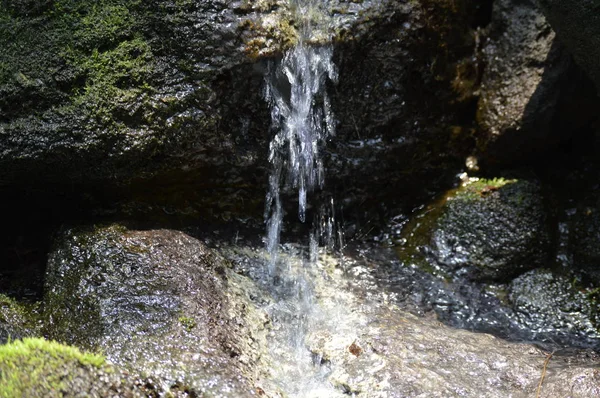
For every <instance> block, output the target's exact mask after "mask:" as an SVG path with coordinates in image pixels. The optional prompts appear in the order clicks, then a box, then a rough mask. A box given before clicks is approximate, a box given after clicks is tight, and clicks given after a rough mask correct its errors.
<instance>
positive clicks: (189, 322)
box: [179, 316, 196, 332]
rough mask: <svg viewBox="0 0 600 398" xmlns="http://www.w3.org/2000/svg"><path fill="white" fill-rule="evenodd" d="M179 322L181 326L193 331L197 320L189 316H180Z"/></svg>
mask: <svg viewBox="0 0 600 398" xmlns="http://www.w3.org/2000/svg"><path fill="white" fill-rule="evenodd" d="M179 322H180V323H181V326H183V327H184V328H185V330H187V331H188V332H191V331H192V329H193V328H195V327H196V321H195V320H194V319H193V318H190V317H187V316H181V317H179Z"/></svg>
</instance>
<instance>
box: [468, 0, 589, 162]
mask: <svg viewBox="0 0 600 398" xmlns="http://www.w3.org/2000/svg"><path fill="white" fill-rule="evenodd" d="M488 29H489V37H488V38H487V39H486V41H485V44H484V47H483V62H485V65H486V67H485V72H484V73H483V79H482V82H481V88H480V99H479V103H478V111H477V122H478V125H479V128H480V132H479V135H478V138H477V147H478V150H479V151H480V153H481V156H482V158H483V159H482V160H484V162H487V163H488V164H492V165H498V164H507V163H511V162H512V163H513V164H514V162H516V161H518V162H523V161H528V160H530V159H529V158H531V157H534V156H539V155H540V154H541V153H542V152H544V151H545V150H547V148H552V147H554V146H556V145H557V142H558V141H559V140H560V139H561V138H564V136H565V135H566V134H571V133H572V129H571V128H572V124H571V125H570V126H568V127H567V126H564V127H565V128H563V129H561V131H557V129H555V126H556V123H557V120H558V118H559V117H561V113H560V111H558V109H559V106H560V99H561V97H563V96H569V97H570V98H572V97H573V91H574V88H575V87H577V85H578V83H577V82H578V81H580V80H581V78H580V76H579V75H578V73H577V71H576V70H575V69H574V68H573V67H572V62H571V58H570V55H569V54H568V52H567V51H566V50H565V48H564V47H563V46H562V45H561V43H559V41H558V40H557V39H556V35H555V33H554V31H553V30H552V28H551V27H550V24H549V23H548V22H547V21H546V18H545V17H544V15H543V14H542V11H541V9H540V6H539V2H538V1H537V0H527V1H518V2H517V1H512V0H501V1H496V2H494V8H493V14H492V21H491V25H490V26H489V28H488ZM571 100H572V99H571ZM565 131H567V132H565Z"/></svg>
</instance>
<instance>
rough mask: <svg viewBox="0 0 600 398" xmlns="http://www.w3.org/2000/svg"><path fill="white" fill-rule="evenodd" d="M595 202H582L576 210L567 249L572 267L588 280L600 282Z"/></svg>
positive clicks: (598, 210) (599, 209)
mask: <svg viewBox="0 0 600 398" xmlns="http://www.w3.org/2000/svg"><path fill="white" fill-rule="evenodd" d="M594 202H595V203H594ZM598 204H599V202H598V200H597V193H596V200H593V199H592V200H588V201H583V202H582V203H581V204H580V205H579V206H578V207H577V208H576V214H575V215H574V217H573V218H574V220H573V222H572V231H571V234H572V236H571V239H570V242H569V248H570V249H571V250H572V255H573V267H574V268H575V269H576V270H579V271H582V272H583V273H584V274H585V275H586V276H587V278H588V279H590V280H591V281H593V282H595V283H599V282H600V248H599V247H598V242H600V207H599V206H598Z"/></svg>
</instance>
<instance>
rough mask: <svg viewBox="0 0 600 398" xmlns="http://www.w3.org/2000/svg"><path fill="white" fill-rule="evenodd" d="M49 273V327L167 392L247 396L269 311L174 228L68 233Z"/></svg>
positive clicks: (219, 263)
mask: <svg viewBox="0 0 600 398" xmlns="http://www.w3.org/2000/svg"><path fill="white" fill-rule="evenodd" d="M57 242H58V244H57V246H56V249H55V250H54V251H53V252H52V254H51V256H50V260H49V264H48V271H47V277H46V287H47V289H46V298H45V302H44V305H45V313H44V316H45V318H46V329H47V333H48V334H49V335H50V336H51V337H52V338H55V339H57V340H59V341H62V342H67V343H70V344H75V345H77V346H80V347H85V348H89V349H101V350H102V351H103V352H104V353H105V354H106V356H107V358H108V359H109V360H111V361H112V362H114V363H115V364H117V365H119V366H122V367H124V368H127V369H130V370H131V371H133V372H135V373H139V374H141V375H143V376H144V377H148V378H150V379H151V380H152V384H153V385H155V386H158V388H159V389H160V388H162V390H163V391H187V392H188V393H190V394H200V395H202V394H208V395H214V396H231V397H242V396H250V395H252V394H253V391H254V383H255V382H256V380H257V379H258V378H259V377H260V376H262V375H263V373H264V368H262V367H261V366H260V365H259V363H260V357H261V350H263V349H264V348H265V347H266V344H265V342H264V332H265V324H266V323H267V322H268V320H267V319H266V316H265V314H264V313H261V312H258V311H256V310H253V308H254V307H253V306H252V305H251V304H250V303H249V299H248V297H247V296H248V295H249V294H251V292H252V291H251V289H250V288H248V287H246V286H245V285H244V283H245V282H244V278H242V277H240V276H238V275H236V274H234V273H232V272H230V271H229V270H228V268H227V267H228V263H227V262H226V261H225V260H224V259H223V258H221V257H220V256H219V255H217V254H216V253H215V252H213V251H211V250H209V249H207V248H206V247H205V246H204V245H203V244H201V243H200V242H199V241H197V240H195V239H193V238H191V237H189V236H187V235H185V234H183V233H180V232H175V231H168V230H157V231H139V232H135V231H127V230H125V229H123V228H119V227H115V226H113V227H107V228H96V229H90V230H69V231H66V232H65V233H64V234H63V235H62V236H61V237H60V238H59V239H58V241H57Z"/></svg>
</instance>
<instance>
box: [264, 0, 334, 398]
mask: <svg viewBox="0 0 600 398" xmlns="http://www.w3.org/2000/svg"><path fill="white" fill-rule="evenodd" d="M292 6H293V8H295V9H296V14H297V16H298V20H300V21H302V26H301V34H300V39H299V41H298V44H297V45H296V46H294V47H293V48H291V49H290V50H288V51H287V52H286V53H285V54H284V56H283V58H282V59H281V61H279V62H278V63H275V62H273V63H272V64H271V65H270V66H269V70H268V74H267V77H266V84H265V98H266V100H267V101H268V103H269V105H270V107H271V118H272V128H273V130H274V136H273V138H272V140H271V143H270V147H269V162H270V164H271V174H270V176H269V191H268V193H267V197H266V206H265V220H266V224H267V242H266V246H267V250H268V252H269V257H270V259H269V266H268V268H269V269H268V271H267V272H268V275H269V276H270V277H271V278H272V280H273V281H274V282H275V281H277V283H274V284H273V286H272V287H271V290H272V293H273V295H274V296H275V297H276V299H277V300H278V302H277V303H275V304H274V305H273V306H272V307H271V308H269V309H268V311H269V313H270V314H271V316H272V318H273V319H274V323H275V324H277V326H276V327H277V328H278V329H279V332H278V336H279V337H276V338H275V341H272V344H273V350H274V351H273V353H274V355H276V356H278V357H279V358H280V361H281V363H287V364H288V365H287V366H285V368H286V371H284V372H283V373H282V374H280V375H279V376H276V377H275V378H276V379H279V381H280V385H282V386H285V390H286V391H287V392H288V393H289V394H290V396H307V395H306V394H308V393H309V391H311V393H310V394H313V395H314V392H315V391H321V393H319V396H333V395H331V394H332V393H333V392H332V390H331V386H329V385H328V383H327V382H326V376H325V373H326V371H325V370H324V369H320V368H319V366H316V367H315V366H314V365H315V364H314V361H315V359H314V358H313V357H312V355H311V353H310V352H309V351H308V350H307V348H306V344H305V337H306V336H307V333H309V331H310V330H312V329H314V327H315V325H316V324H318V323H321V324H322V323H323V322H324V321H323V319H326V318H327V315H324V314H323V313H322V311H321V310H320V309H319V306H318V305H316V303H315V293H314V278H315V276H316V275H317V274H318V273H319V271H318V270H317V268H316V267H315V265H316V264H317V259H318V250H319V243H320V242H324V243H325V244H327V245H328V246H331V245H332V244H333V243H332V242H333V241H334V240H335V239H336V237H335V236H334V235H335V221H334V219H333V214H334V209H333V200H331V201H330V202H329V203H327V204H326V205H324V206H323V209H325V210H324V211H319V212H317V213H316V214H315V219H314V222H313V232H312V233H311V235H310V244H309V246H310V256H309V258H308V259H307V260H300V261H299V262H298V261H296V262H295V263H292V261H290V260H289V259H284V258H282V259H280V258H279V246H280V234H281V229H282V222H283V203H282V194H284V193H286V192H288V191H291V190H294V189H295V190H297V194H298V218H299V219H300V221H302V222H304V221H305V219H306V211H307V196H308V193H310V192H311V191H313V190H315V189H319V188H322V187H323V184H324V165H323V160H322V158H321V150H322V149H323V147H324V145H325V141H326V140H327V138H328V137H331V136H332V135H333V134H334V121H333V116H332V112H331V106H330V103H329V98H328V96H327V92H326V89H325V85H326V83H327V81H328V79H329V80H331V81H333V82H335V81H336V80H337V71H336V68H335V65H334V64H333V61H332V57H333V47H332V46H331V45H320V46H310V45H308V43H307V42H308V41H309V40H310V38H311V37H312V36H313V34H314V29H313V28H314V24H315V20H318V19H320V18H321V17H319V15H324V14H322V13H321V12H320V7H322V6H323V4H320V3H317V2H315V1H311V0H304V1H303V0H295V1H294V0H292ZM275 277H277V278H275ZM277 339H279V340H277ZM324 372H325V373H324Z"/></svg>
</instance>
